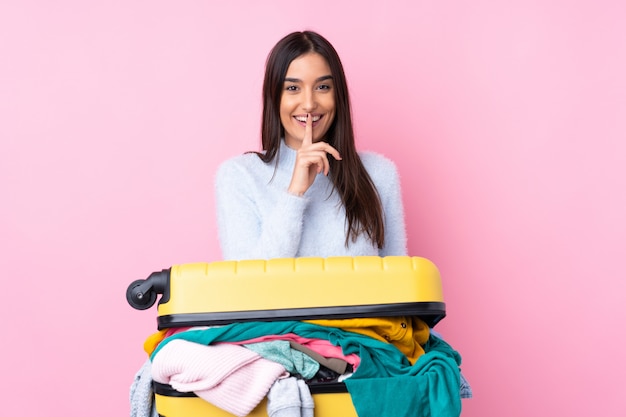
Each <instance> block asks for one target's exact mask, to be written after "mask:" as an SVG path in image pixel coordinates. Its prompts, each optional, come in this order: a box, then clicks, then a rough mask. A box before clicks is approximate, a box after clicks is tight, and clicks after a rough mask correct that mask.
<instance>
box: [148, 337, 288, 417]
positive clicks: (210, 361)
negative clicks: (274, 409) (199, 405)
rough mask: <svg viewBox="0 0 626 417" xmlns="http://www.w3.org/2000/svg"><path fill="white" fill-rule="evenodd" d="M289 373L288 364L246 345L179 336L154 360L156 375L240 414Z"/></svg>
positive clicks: (249, 410)
mask: <svg viewBox="0 0 626 417" xmlns="http://www.w3.org/2000/svg"><path fill="white" fill-rule="evenodd" d="M286 376H288V374H287V372H286V371H285V368H284V367H283V366H282V365H280V364H278V363H276V362H272V361H269V360H267V359H264V358H262V357H261V356H259V355H258V354H257V353H255V352H253V351H251V350H249V349H246V348H244V347H242V346H236V345H231V344H220V345H209V346H207V345H202V344H199V343H194V342H189V341H187V340H182V339H177V340H172V341H171V342H169V343H167V344H166V345H165V346H163V348H161V350H160V351H159V352H157V354H156V355H155V357H154V359H153V361H152V379H154V380H155V381H157V382H160V383H162V384H170V385H171V386H172V388H174V389H175V390H176V391H180V392H194V393H195V394H196V395H197V396H198V397H200V398H203V399H204V400H206V401H208V402H210V403H211V404H213V405H215V406H217V407H219V408H221V409H223V410H226V411H228V412H229V413H232V414H234V415H236V416H239V417H243V416H246V415H248V414H250V412H251V411H252V410H253V409H254V408H255V407H256V406H257V405H258V404H259V403H260V402H261V400H263V398H265V396H266V395H267V393H268V391H269V390H270V388H271V386H272V384H273V383H274V382H275V381H276V380H277V379H279V378H281V377H286Z"/></svg>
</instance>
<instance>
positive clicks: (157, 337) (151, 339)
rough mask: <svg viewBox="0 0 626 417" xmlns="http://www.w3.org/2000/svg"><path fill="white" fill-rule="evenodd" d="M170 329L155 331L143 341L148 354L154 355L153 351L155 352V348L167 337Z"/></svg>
mask: <svg viewBox="0 0 626 417" xmlns="http://www.w3.org/2000/svg"><path fill="white" fill-rule="evenodd" d="M168 331H169V329H163V330H159V331H158V332H156V333H153V334H151V335H150V336H148V338H147V339H146V341H145V342H143V350H145V351H146V353H147V354H148V356H150V355H152V352H154V350H155V349H156V348H157V346H158V345H159V343H161V342H162V341H163V339H165V338H166V337H167V332H168Z"/></svg>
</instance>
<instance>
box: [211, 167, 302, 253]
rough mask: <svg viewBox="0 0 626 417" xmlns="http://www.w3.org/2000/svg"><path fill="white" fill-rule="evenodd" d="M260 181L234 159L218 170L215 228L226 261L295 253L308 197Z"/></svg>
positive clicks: (298, 243)
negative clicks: (261, 183) (295, 194)
mask: <svg viewBox="0 0 626 417" xmlns="http://www.w3.org/2000/svg"><path fill="white" fill-rule="evenodd" d="M259 181H263V180H261V179H260V178H259V176H255V175H254V173H253V172H251V171H249V170H248V169H246V166H245V165H244V164H242V163H238V162H237V161H236V160H229V161H226V162H224V163H223V164H222V165H221V166H220V168H219V169H218V171H217V174H216V180H215V191H216V212H217V228H218V233H219V242H220V246H221V249H222V256H223V258H224V259H225V260H242V259H271V258H284V257H286V258H289V257H295V256H296V253H297V251H298V248H299V245H300V238H301V236H302V227H303V216H304V211H305V209H306V205H307V199H306V198H304V197H298V196H294V195H292V194H289V193H288V192H287V191H286V190H283V189H281V188H280V187H279V186H276V185H275V184H274V183H272V182H270V184H268V185H265V184H264V186H261V185H260V183H259Z"/></svg>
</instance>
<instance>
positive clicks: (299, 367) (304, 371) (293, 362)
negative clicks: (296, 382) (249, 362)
mask: <svg viewBox="0 0 626 417" xmlns="http://www.w3.org/2000/svg"><path fill="white" fill-rule="evenodd" d="M244 346H245V347H247V348H248V349H250V350H251V351H253V352H256V353H258V354H259V355H261V356H262V357H264V358H265V359H267V360H270V361H272V362H276V363H280V364H281V365H282V366H284V367H285V370H286V371H287V372H289V373H290V374H295V375H301V376H302V377H303V378H304V379H311V378H313V377H314V376H315V374H316V373H317V371H319V369H320V363H319V362H318V361H316V360H315V359H313V358H312V357H310V356H308V355H307V354H305V353H302V352H300V351H298V350H295V349H292V348H291V345H290V344H289V341H288V340H272V341H269V342H259V343H250V344H245V345H244Z"/></svg>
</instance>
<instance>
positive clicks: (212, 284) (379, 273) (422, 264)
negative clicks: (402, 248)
mask: <svg viewBox="0 0 626 417" xmlns="http://www.w3.org/2000/svg"><path fill="white" fill-rule="evenodd" d="M158 295H161V298H160V300H159V303H158V317H157V328H158V329H160V330H162V329H167V328H176V327H188V326H208V325H221V324H228V323H234V322H245V321H281V320H310V319H336V318H355V317H382V316H417V317H419V318H421V319H422V320H423V321H425V322H426V323H427V324H428V325H429V326H430V327H433V326H435V325H436V324H437V323H438V322H439V321H440V320H441V319H443V318H444V317H445V303H444V300H443V291H442V286H441V278H440V275H439V271H438V269H437V267H436V266H435V265H434V264H433V263H432V262H430V261H429V260H427V259H425V258H421V257H409V256H388V257H377V256H363V257H331V258H284V259H271V260H245V261H217V262H212V263H192V264H182V265H174V266H172V267H171V268H169V269H164V270H162V271H159V272H154V273H152V274H151V275H150V276H149V277H148V278H147V279H145V280H137V281H134V282H132V283H131V284H130V285H129V287H128V289H127V292H126V298H127V301H128V303H129V304H130V305H131V306H132V307H134V308H136V309H147V308H150V307H151V306H153V305H154V303H155V302H156V299H157V296H158ZM310 389H311V394H312V395H313V399H314V403H315V416H316V417H334V416H337V417H339V416H341V417H357V414H356V411H355V410H354V407H353V405H352V401H351V398H350V395H349V394H348V393H347V391H346V389H345V385H344V384H342V383H330V384H313V385H311V386H310ZM154 391H155V400H156V408H157V411H158V413H159V415H161V416H163V417H193V416H210V417H232V414H230V413H228V412H227V411H224V410H222V409H220V408H218V407H216V406H214V405H212V404H210V403H208V402H207V401H204V400H203V399H201V398H199V397H196V396H195V395H194V394H193V393H181V392H177V391H175V390H174V389H172V388H171V387H170V386H169V385H164V384H158V383H155V384H154ZM249 415H250V416H251V417H267V413H266V403H265V401H263V402H262V403H261V404H259V405H258V406H257V407H256V408H255V409H254V410H253V411H252V413H251V414H249Z"/></svg>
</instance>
